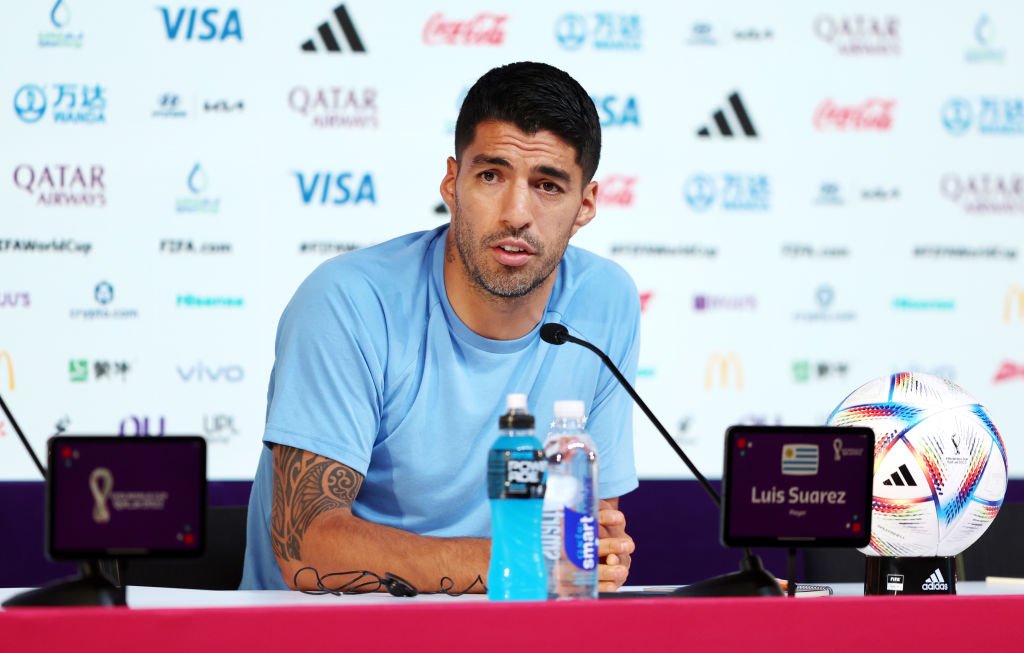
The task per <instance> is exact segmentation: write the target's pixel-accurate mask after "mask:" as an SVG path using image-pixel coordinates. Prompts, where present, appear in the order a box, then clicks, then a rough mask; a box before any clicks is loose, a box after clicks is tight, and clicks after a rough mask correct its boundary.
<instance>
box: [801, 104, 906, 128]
mask: <svg viewBox="0 0 1024 653" xmlns="http://www.w3.org/2000/svg"><path fill="white" fill-rule="evenodd" d="M895 106H896V100H891V99H887V98H868V99H867V100H864V101H863V102H861V103H860V104H851V105H840V104H838V103H836V102H835V100H833V99H832V98H826V99H824V100H822V101H821V104H819V105H818V108H817V109H815V110H814V128H815V129H817V130H819V131H825V130H830V129H835V130H839V131H889V130H890V129H892V120H893V116H892V113H893V108H894V107H895Z"/></svg>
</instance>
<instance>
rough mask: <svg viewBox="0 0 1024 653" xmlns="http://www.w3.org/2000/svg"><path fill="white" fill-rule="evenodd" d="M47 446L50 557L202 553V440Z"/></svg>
mask: <svg viewBox="0 0 1024 653" xmlns="http://www.w3.org/2000/svg"><path fill="white" fill-rule="evenodd" d="M48 447H49V478H48V482H47V528H48V533H47V546H48V551H49V554H50V557H51V558H53V559H54V560H69V559H70V560H80V559H95V558H126V557H138V556H160V557H171V556H198V555H201V554H202V552H203V547H204V544H205V532H204V531H205V517H206V515H205V511H206V442H205V440H203V438H201V437H196V436H168V437H160V438H121V437H109V436H91V435H89V436H85V435H79V436H57V437H53V438H50V441H49V443H48Z"/></svg>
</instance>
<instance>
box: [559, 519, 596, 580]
mask: <svg viewBox="0 0 1024 653" xmlns="http://www.w3.org/2000/svg"><path fill="white" fill-rule="evenodd" d="M564 529H565V530H564V533H565V555H566V557H568V558H569V561H570V562H572V564H574V565H576V566H577V567H579V568H580V569H586V570H587V571H590V570H591V569H593V568H594V567H596V566H597V519H596V518H595V517H594V516H593V515H588V514H586V513H582V512H576V511H575V510H573V509H572V508H568V507H567V508H566V509H565V526H564Z"/></svg>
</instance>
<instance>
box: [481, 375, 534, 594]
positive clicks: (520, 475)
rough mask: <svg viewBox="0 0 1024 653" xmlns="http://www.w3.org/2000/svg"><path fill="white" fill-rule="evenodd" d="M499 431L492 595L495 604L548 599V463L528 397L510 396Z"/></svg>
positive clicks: (490, 473) (491, 481)
mask: <svg viewBox="0 0 1024 653" xmlns="http://www.w3.org/2000/svg"><path fill="white" fill-rule="evenodd" d="M498 431H499V433H498V439H497V440H495V442H494V445H493V446H492V447H491V450H490V452H489V453H488V457H487V494H488V496H489V497H490V500H491V564H490V569H489V571H488V574H487V597H488V598H489V599H490V600H492V601H543V600H544V599H546V598H547V596H548V582H547V572H546V571H545V567H544V556H543V551H542V548H541V515H542V513H543V510H544V484H545V481H546V471H547V461H546V460H545V458H544V449H543V447H542V446H541V443H540V441H539V440H538V439H537V437H536V436H535V435H534V419H533V415H530V413H529V412H528V410H527V406H526V395H524V394H510V395H509V396H508V400H507V412H506V413H505V414H504V415H502V416H501V417H499V418H498Z"/></svg>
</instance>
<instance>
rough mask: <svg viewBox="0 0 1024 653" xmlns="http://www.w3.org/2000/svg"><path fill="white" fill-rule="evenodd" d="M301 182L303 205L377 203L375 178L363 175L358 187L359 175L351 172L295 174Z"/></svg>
mask: <svg viewBox="0 0 1024 653" xmlns="http://www.w3.org/2000/svg"><path fill="white" fill-rule="evenodd" d="M295 178H296V179H297V180H298V182H299V193H300V194H301V195H302V203H303V204H313V203H319V204H325V205H326V204H328V203H330V204H334V205H336V206H340V205H343V204H352V205H358V204H361V203H363V202H369V203H370V204H376V203H377V194H376V191H375V190H374V188H373V176H372V175H371V174H370V173H368V172H367V173H365V174H363V176H362V178H361V179H360V181H359V183H358V186H356V179H357V178H358V177H357V175H355V174H353V173H351V172H338V173H332V172H314V173H312V174H311V175H306V174H304V173H301V172H296V173H295Z"/></svg>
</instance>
